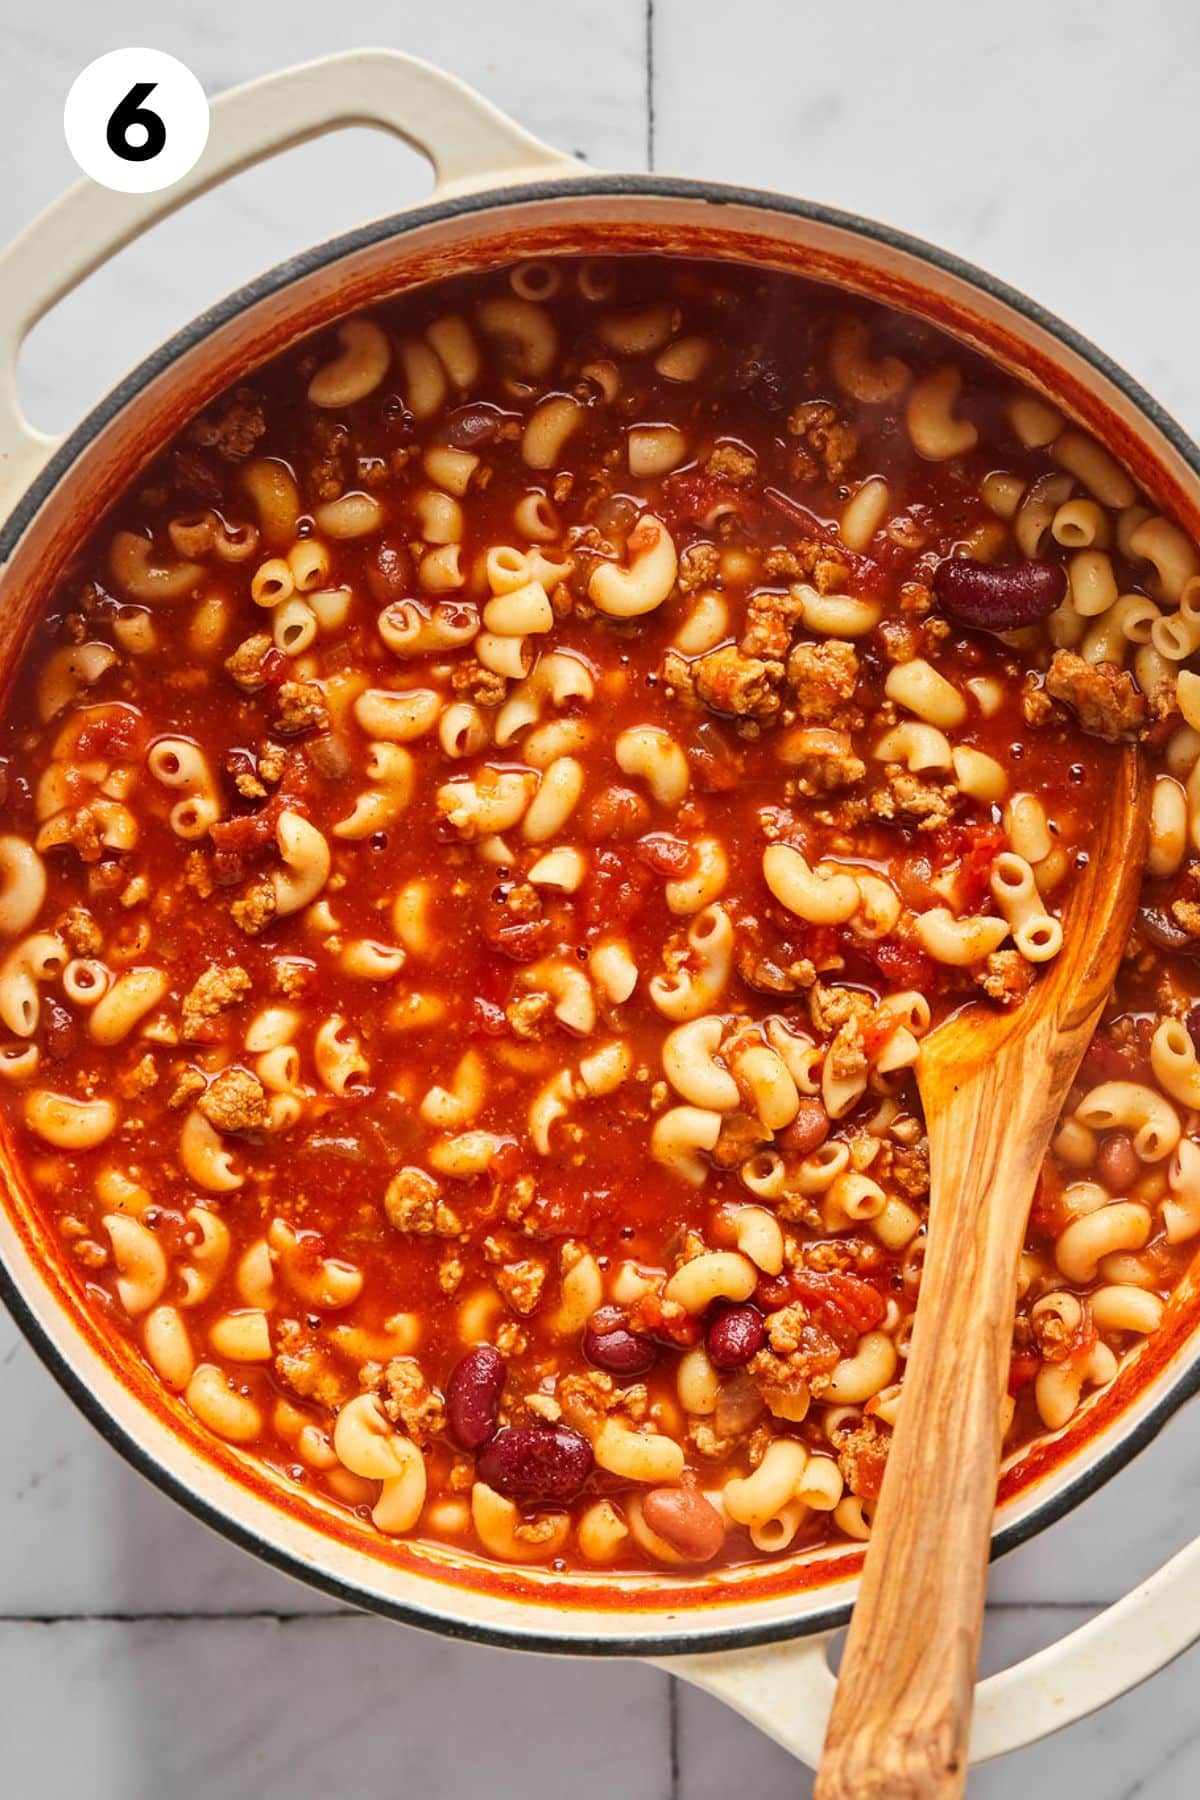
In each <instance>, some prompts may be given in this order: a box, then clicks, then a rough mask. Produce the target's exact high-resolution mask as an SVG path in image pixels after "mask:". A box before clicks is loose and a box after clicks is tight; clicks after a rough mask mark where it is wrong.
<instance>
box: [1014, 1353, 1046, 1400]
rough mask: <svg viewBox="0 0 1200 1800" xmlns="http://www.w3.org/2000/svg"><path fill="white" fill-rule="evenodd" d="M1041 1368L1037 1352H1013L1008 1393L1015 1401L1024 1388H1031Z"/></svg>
mask: <svg viewBox="0 0 1200 1800" xmlns="http://www.w3.org/2000/svg"><path fill="white" fill-rule="evenodd" d="M1041 1366H1042V1362H1041V1358H1040V1357H1039V1356H1038V1354H1037V1351H1036V1350H1014V1351H1013V1354H1012V1358H1011V1360H1010V1361H1009V1365H1008V1391H1009V1393H1010V1394H1011V1395H1012V1396H1013V1398H1014V1399H1015V1398H1016V1396H1017V1395H1018V1394H1019V1393H1020V1391H1021V1389H1022V1388H1023V1387H1028V1386H1029V1383H1030V1382H1031V1381H1032V1380H1033V1378H1034V1376H1035V1375H1036V1374H1037V1372H1038V1370H1039V1369H1040V1368H1041Z"/></svg>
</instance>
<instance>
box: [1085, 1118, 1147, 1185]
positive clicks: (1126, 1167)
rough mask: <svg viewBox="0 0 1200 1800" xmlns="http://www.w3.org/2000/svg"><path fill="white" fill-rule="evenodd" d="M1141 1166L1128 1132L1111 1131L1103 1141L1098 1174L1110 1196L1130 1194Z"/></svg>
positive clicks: (1099, 1153)
mask: <svg viewBox="0 0 1200 1800" xmlns="http://www.w3.org/2000/svg"><path fill="white" fill-rule="evenodd" d="M1141 1166H1142V1165H1141V1163H1140V1162H1139V1161H1138V1157H1137V1153H1136V1151H1135V1150H1134V1148H1133V1139H1132V1138H1131V1137H1130V1135H1129V1133H1128V1132H1127V1131H1110V1132H1109V1133H1108V1134H1107V1136H1106V1137H1104V1138H1103V1139H1102V1140H1101V1144H1100V1149H1099V1152H1098V1154H1097V1156H1096V1173H1097V1175H1098V1176H1099V1177H1100V1179H1101V1181H1102V1182H1103V1183H1104V1185H1105V1187H1106V1188H1107V1189H1108V1191H1109V1193H1110V1194H1128V1192H1129V1190H1130V1188H1131V1187H1132V1186H1133V1184H1134V1182H1135V1181H1136V1180H1137V1178H1138V1175H1139V1173H1140V1172H1141Z"/></svg>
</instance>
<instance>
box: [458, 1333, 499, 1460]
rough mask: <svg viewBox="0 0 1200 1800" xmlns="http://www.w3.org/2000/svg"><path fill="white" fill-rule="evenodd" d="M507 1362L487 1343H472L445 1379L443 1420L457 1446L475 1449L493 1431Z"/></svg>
mask: <svg viewBox="0 0 1200 1800" xmlns="http://www.w3.org/2000/svg"><path fill="white" fill-rule="evenodd" d="M507 1373H508V1365H507V1363H506V1362H505V1360H504V1358H503V1357H502V1356H501V1354H500V1352H499V1351H498V1350H494V1349H493V1348H492V1346H491V1344H476V1345H475V1346H474V1347H473V1348H472V1349H470V1350H468V1351H467V1354H466V1355H465V1356H464V1357H462V1358H461V1359H460V1361H459V1362H458V1363H457V1364H456V1365H455V1368H454V1372H453V1374H452V1375H451V1377H450V1379H449V1381H448V1382H447V1383H446V1424H447V1426H448V1427H449V1431H450V1436H451V1437H452V1438H453V1439H454V1441H455V1443H456V1444H457V1445H458V1447H459V1449H460V1450H479V1449H482V1447H483V1445H484V1444H486V1443H488V1442H489V1441H490V1440H491V1439H492V1438H494V1437H495V1435H496V1419H497V1415H498V1413H499V1411H500V1396H501V1394H502V1393H503V1391H504V1377H505V1375H506V1374H507Z"/></svg>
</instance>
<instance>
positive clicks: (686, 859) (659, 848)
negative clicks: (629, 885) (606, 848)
mask: <svg viewBox="0 0 1200 1800" xmlns="http://www.w3.org/2000/svg"><path fill="white" fill-rule="evenodd" d="M633 852H634V855H635V856H636V857H637V858H638V860H639V861H640V862H644V863H645V864H646V867H647V868H649V869H653V870H654V873H655V874H656V875H662V876H663V877H664V878H665V879H666V880H667V881H678V880H679V879H680V877H681V876H684V875H690V874H691V873H692V870H693V869H694V868H695V866H696V852H695V849H694V847H693V846H692V845H691V844H689V843H688V842H687V841H686V840H685V839H684V838H677V837H672V836H671V834H670V833H669V832H667V831H650V832H647V834H646V836H645V837H640V838H639V839H638V840H637V843H636V844H635V845H634V846H633Z"/></svg>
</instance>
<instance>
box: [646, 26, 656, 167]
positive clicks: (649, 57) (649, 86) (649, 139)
mask: <svg viewBox="0 0 1200 1800" xmlns="http://www.w3.org/2000/svg"><path fill="white" fill-rule="evenodd" d="M654 131H655V117H654V0H646V167H647V168H648V169H650V170H653V169H654V167H655V163H654Z"/></svg>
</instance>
